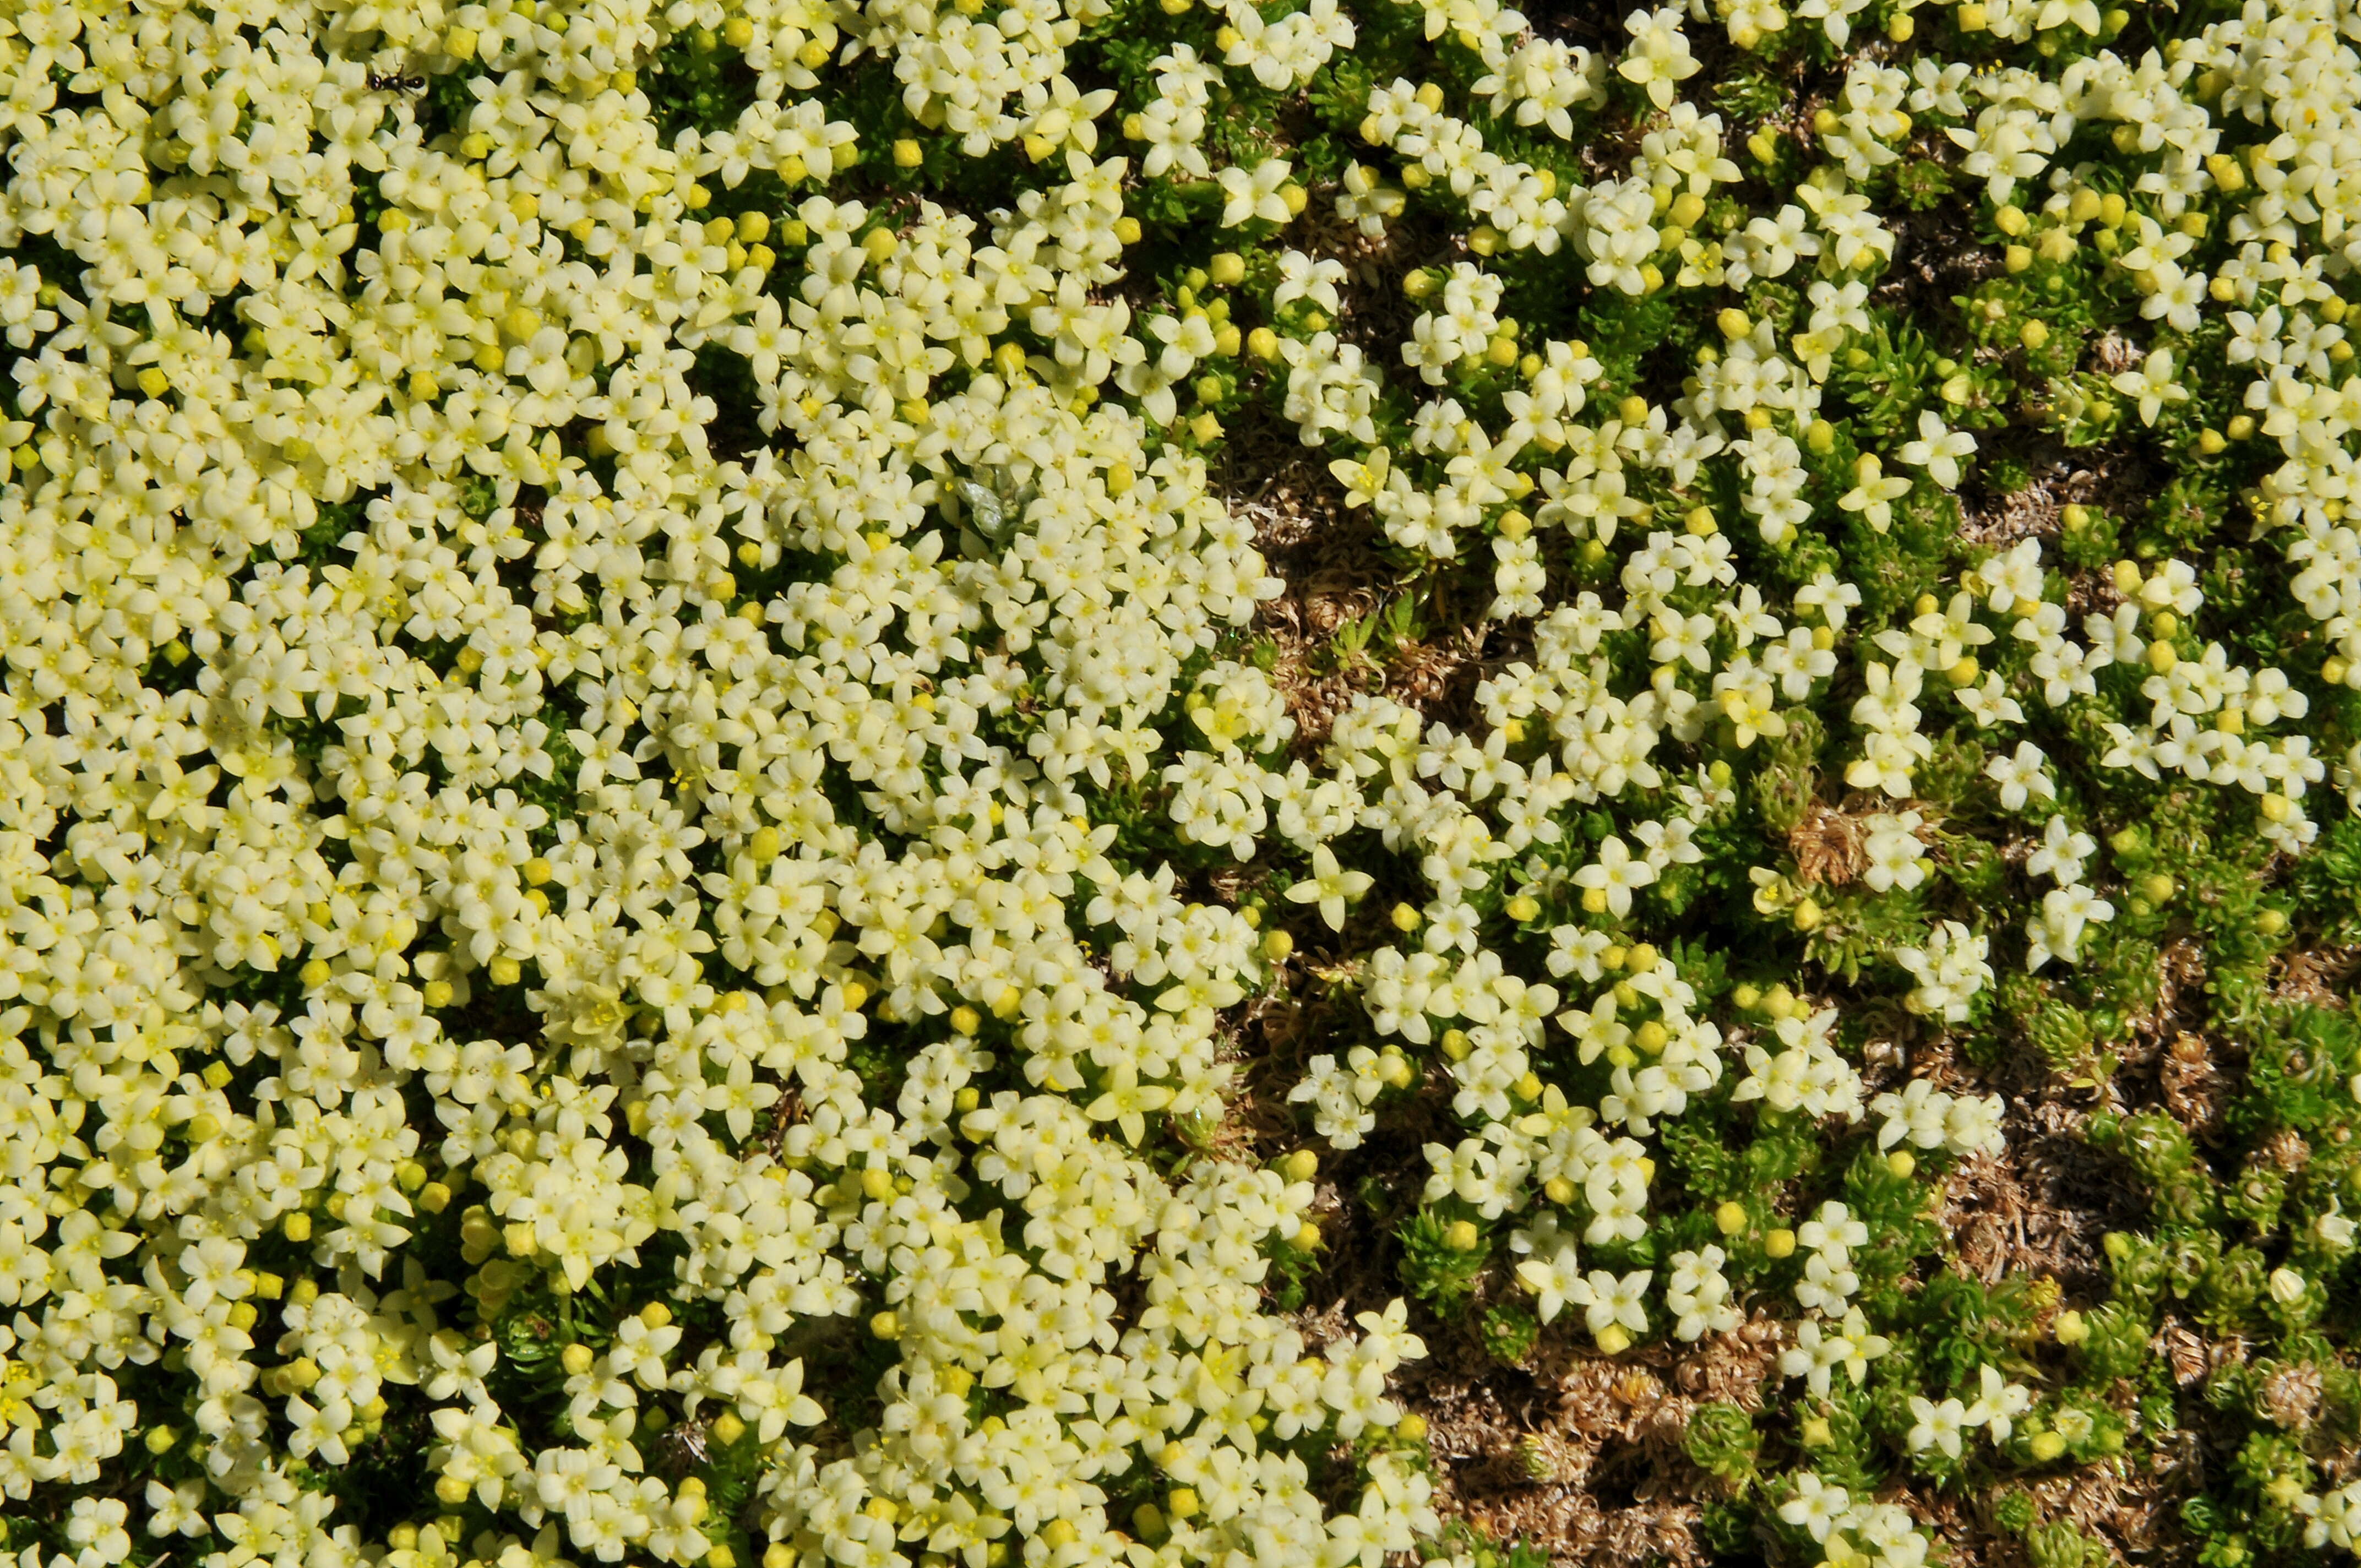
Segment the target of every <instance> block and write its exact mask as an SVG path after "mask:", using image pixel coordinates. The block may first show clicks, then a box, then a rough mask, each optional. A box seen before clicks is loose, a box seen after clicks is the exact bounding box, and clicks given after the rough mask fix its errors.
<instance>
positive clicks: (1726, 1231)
mask: <svg viewBox="0 0 2361 1568" xmlns="http://www.w3.org/2000/svg"><path fill="white" fill-rule="evenodd" d="M1747 1223H1748V1221H1747V1216H1746V1205H1745V1204H1743V1203H1741V1202H1740V1201H1738V1200H1737V1199H1735V1198H1732V1199H1730V1201H1727V1202H1725V1203H1723V1204H1722V1205H1720V1207H1719V1208H1717V1209H1715V1210H1714V1212H1713V1225H1714V1229H1716V1230H1718V1231H1719V1232H1720V1233H1721V1234H1723V1235H1726V1236H1734V1235H1736V1234H1739V1233H1740V1232H1741V1231H1743V1230H1744V1229H1746V1226H1747Z"/></svg>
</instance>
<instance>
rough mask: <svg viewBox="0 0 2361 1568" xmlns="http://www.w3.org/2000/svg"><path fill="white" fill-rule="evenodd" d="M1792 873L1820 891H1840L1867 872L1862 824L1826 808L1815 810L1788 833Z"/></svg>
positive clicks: (1856, 819) (1866, 850)
mask: <svg viewBox="0 0 2361 1568" xmlns="http://www.w3.org/2000/svg"><path fill="white" fill-rule="evenodd" d="M1787 848H1788V850H1789V852H1791V853H1792V854H1794V856H1795V872H1796V874H1797V875H1798V876H1800V877H1802V878H1803V879H1804V880H1805V881H1806V882H1807V883H1814V884H1816V885H1817V886H1820V887H1842V886H1844V885H1845V884H1846V883H1850V882H1851V881H1852V880H1853V879H1854V878H1855V877H1858V876H1859V875H1861V872H1864V871H1866V870H1868V869H1869V850H1868V849H1867V847H1866V838H1865V835H1864V834H1863V833H1862V830H1861V820H1860V818H1858V817H1849V816H1847V815H1846V814H1845V813H1843V812H1841V811H1839V810H1837V809H1836V808H1835V807H1834V806H1817V805H1816V806H1813V807H1812V808H1811V810H1810V811H1808V812H1806V813H1805V815H1804V819H1803V820H1802V821H1801V822H1798V823H1797V824H1795V827H1793V828H1790V829H1788V831H1787Z"/></svg>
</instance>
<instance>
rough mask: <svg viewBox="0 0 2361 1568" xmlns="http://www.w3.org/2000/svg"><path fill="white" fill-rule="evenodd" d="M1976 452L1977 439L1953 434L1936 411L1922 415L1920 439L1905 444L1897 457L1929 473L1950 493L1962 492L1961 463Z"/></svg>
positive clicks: (1925, 410)
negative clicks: (1959, 489) (1961, 460)
mask: <svg viewBox="0 0 2361 1568" xmlns="http://www.w3.org/2000/svg"><path fill="white" fill-rule="evenodd" d="M1975 449H1976V438H1975V437H1974V436H1972V435H1970V434H1969V433H1967V432H1966V431H1964V430H1952V429H1950V428H1949V426H1947V425H1945V424H1944V422H1943V418H1942V416H1941V415H1940V414H1938V413H1937V412H1936V411H1934V410H1932V409H1922V410H1920V411H1919V413H1918V439H1917V440H1916V441H1906V442H1905V443H1903V444H1902V449H1901V451H1900V452H1899V453H1898V454H1897V455H1899V456H1900V457H1901V459H1902V460H1903V461H1904V462H1905V463H1909V464H1914V465H1916V466H1918V467H1921V468H1924V469H1926V470H1927V477H1928V478H1931V479H1933V480H1934V481H1935V482H1936V483H1937V484H1938V485H1940V486H1942V487H1943V488H1945V489H1947V490H1955V489H1958V488H1960V458H1962V457H1965V456H1966V455H1968V454H1970V453H1971V452H1973V451H1974V450H1975Z"/></svg>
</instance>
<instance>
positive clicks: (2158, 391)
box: [2110, 348, 2189, 424]
mask: <svg viewBox="0 0 2361 1568" xmlns="http://www.w3.org/2000/svg"><path fill="white" fill-rule="evenodd" d="M2110 384H2111V385H2112V386H2114V389H2115V390H2116V391H2118V392H2121V393H2122V394H2123V395H2124V396H2125V397H2127V398H2131V399H2133V400H2136V403H2137V405H2138V408H2139V415H2140V422H2141V423H2142V424H2154V423H2155V422H2156V416H2157V415H2158V414H2159V413H2161V412H2163V411H2164V405H2165V404H2167V403H2180V402H2187V401H2188V400H2189V389H2188V388H2187V387H2184V386H2182V385H2181V384H2180V372H2179V371H2177V370H2175V369H2174V368H2173V365H2172V350H2171V349H2169V348H2159V349H2157V350H2155V351H2154V352H2152V353H2150V354H2149V355H2148V356H2147V359H2146V360H2144V361H2142V363H2141V365H2140V367H2139V368H2138V369H2136V370H2125V371H2123V372H2121V373H2120V374H2118V375H2117V376H2116V377H2115V378H2114V381H2113V382H2112V383H2110Z"/></svg>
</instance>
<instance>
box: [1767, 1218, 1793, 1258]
mask: <svg viewBox="0 0 2361 1568" xmlns="http://www.w3.org/2000/svg"><path fill="white" fill-rule="evenodd" d="M1763 1255H1764V1256H1765V1257H1774V1258H1776V1257H1793V1256H1795V1232H1793V1231H1791V1230H1789V1229H1788V1228H1787V1227H1786V1226H1784V1225H1782V1226H1780V1227H1779V1228H1778V1229H1777V1230H1775V1231H1773V1232H1771V1233H1770V1234H1767V1235H1765V1236H1764V1237H1763Z"/></svg>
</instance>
